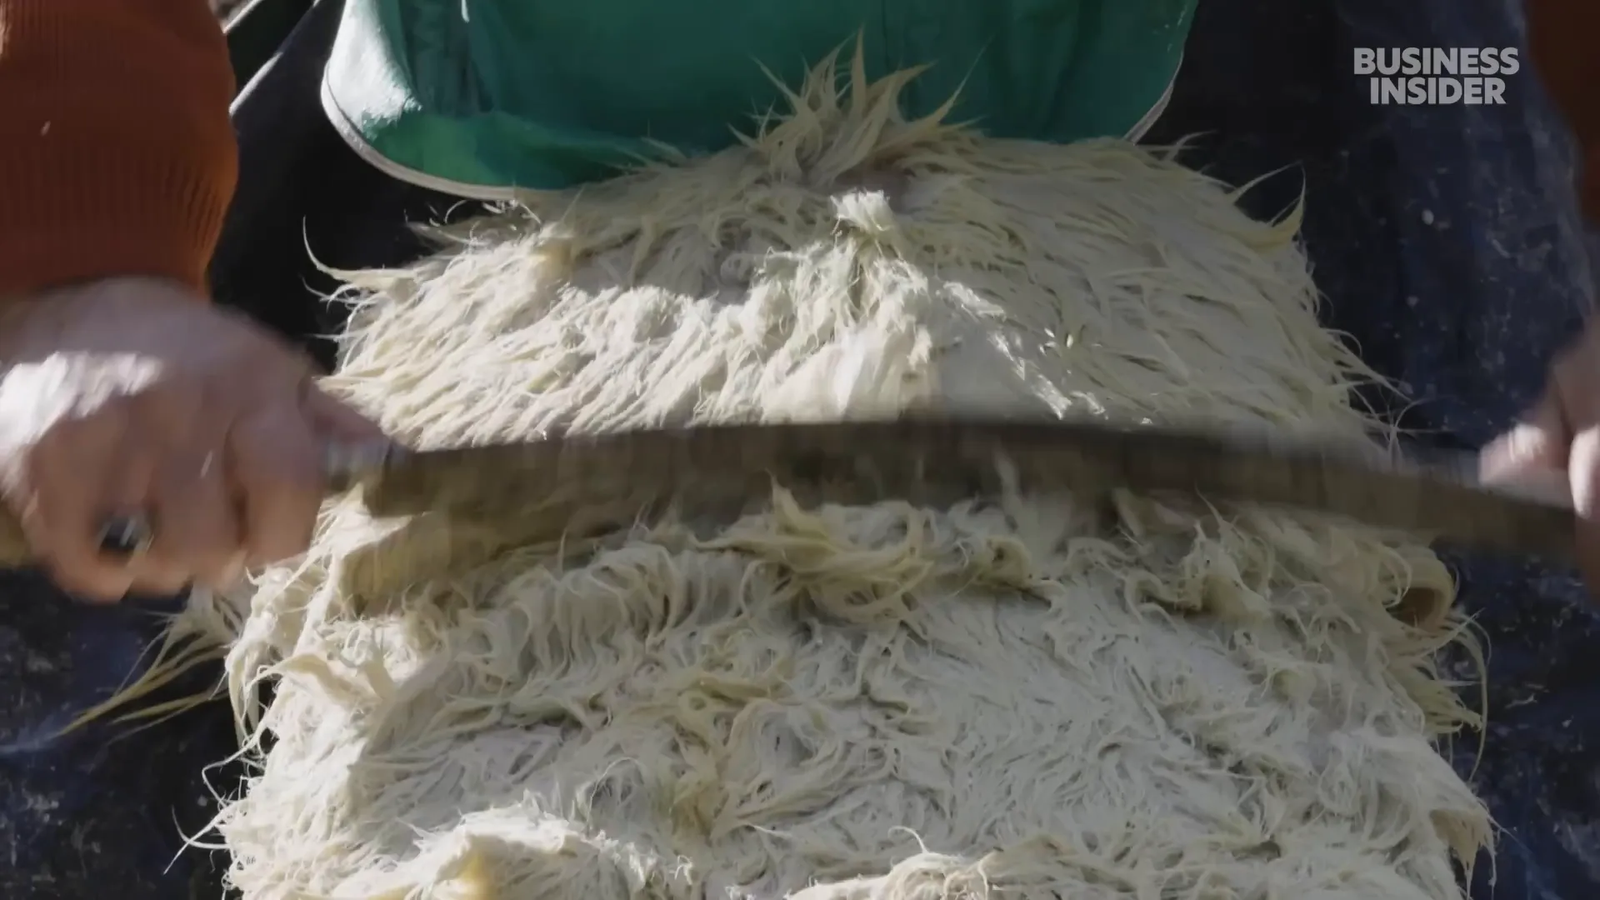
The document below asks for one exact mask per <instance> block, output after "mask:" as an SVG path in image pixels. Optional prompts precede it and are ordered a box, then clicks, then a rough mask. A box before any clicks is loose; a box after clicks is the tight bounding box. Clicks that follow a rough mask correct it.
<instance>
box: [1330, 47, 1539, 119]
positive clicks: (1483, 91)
mask: <svg viewBox="0 0 1600 900" xmlns="http://www.w3.org/2000/svg"><path fill="white" fill-rule="evenodd" d="M1521 69H1522V61H1521V60H1520V59H1518V58H1517V48H1515V47H1452V48H1449V49H1446V48H1443V47H1357V48H1356V67H1355V73H1356V74H1357V75H1365V76H1366V77H1367V96H1368V99H1369V100H1370V101H1371V102H1372V103H1374V104H1377V105H1387V104H1398V105H1402V106H1449V105H1452V104H1458V103H1459V104H1465V105H1468V106H1483V105H1496V106H1498V105H1503V104H1504V103H1505V102H1506V77H1507V76H1509V75H1515V74H1517V72H1518V71H1520V70H1521Z"/></svg>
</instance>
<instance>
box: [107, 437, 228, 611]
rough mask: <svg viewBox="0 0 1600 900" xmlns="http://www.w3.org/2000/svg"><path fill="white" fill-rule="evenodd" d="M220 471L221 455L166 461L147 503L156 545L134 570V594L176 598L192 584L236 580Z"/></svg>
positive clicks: (188, 455) (177, 456) (215, 584)
mask: <svg viewBox="0 0 1600 900" xmlns="http://www.w3.org/2000/svg"><path fill="white" fill-rule="evenodd" d="M220 444H221V442H220V440H219V441H218V442H217V444H216V446H218V447H219V448H220ZM224 466H225V461H224V460H223V459H221V454H220V452H189V453H179V454H173V455H171V456H169V457H168V458H167V460H166V462H165V463H164V464H163V466H162V467H161V469H160V470H159V472H158V477H157V480H156V484H155V490H154V492H153V496H152V499H151V506H152V507H153V509H154V520H155V522H157V523H158V528H157V529H156V533H155V542H154V543H153V544H152V545H151V547H150V552H149V553H148V554H146V555H145V557H144V558H142V559H140V560H139V561H138V562H137V564H136V565H135V566H134V587H135V588H136V589H139V590H144V591H152V592H159V593H177V592H178V591H180V590H182V589H183V588H184V587H185V586H187V585H188V584H189V583H191V582H198V583H200V584H204V585H207V586H209V587H226V586H227V585H228V584H230V583H231V582H232V581H233V580H234V579H235V578H237V577H238V573H237V572H236V570H237V569H238V568H239V566H240V556H241V554H242V546H241V542H240V528H239V522H238V515H237V512H236V509H235V505H234V498H233V490H232V488H231V486H230V485H229V483H228V480H227V479H226V477H225V472H224Z"/></svg>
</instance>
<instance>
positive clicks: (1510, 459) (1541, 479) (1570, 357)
mask: <svg viewBox="0 0 1600 900" xmlns="http://www.w3.org/2000/svg"><path fill="white" fill-rule="evenodd" d="M1480 465H1481V473H1482V477H1483V479H1484V480H1485V481H1487V482H1491V483H1499V484H1505V485H1508V486H1519V487H1522V488H1525V489H1528V490H1531V491H1534V492H1539V493H1547V494H1555V495H1558V496H1561V497H1571V499H1572V504H1573V507H1574V509H1575V510H1576V511H1577V513H1578V529H1577V534H1576V535H1575V536H1574V540H1575V541H1576V551H1577V560H1578V566H1579V569H1580V570H1581V571H1582V573H1583V577H1584V580H1585V581H1586V582H1588V584H1589V587H1590V590H1591V591H1597V592H1600V324H1596V322H1594V321H1591V323H1590V324H1589V326H1588V327H1587V328H1585V329H1584V332H1583V335H1582V336H1581V337H1580V338H1579V339H1578V341H1577V343H1575V344H1573V345H1572V346H1571V347H1570V348H1568V349H1567V350H1566V351H1565V352H1563V353H1562V354H1561V355H1560V356H1558V357H1557V358H1556V361H1555V363H1554V364H1552V365H1551V367H1550V374H1549V376H1548V380H1547V381H1546V384H1545V389H1544V395H1543V396H1542V397H1541V398H1540V399H1539V402H1538V403H1536V404H1535V405H1534V407H1533V409H1531V410H1529V411H1528V413H1527V414H1526V415H1524V416H1523V419H1522V421H1521V422H1519V423H1518V424H1517V425H1516V426H1515V427H1513V428H1512V429H1511V430H1510V431H1508V432H1506V433H1505V434H1503V435H1501V436H1500V437H1499V438H1497V439H1495V440H1494V441H1493V442H1492V443H1490V444H1489V445H1488V446H1487V447H1485V448H1484V450H1483V454H1482V456H1481V463H1480Z"/></svg>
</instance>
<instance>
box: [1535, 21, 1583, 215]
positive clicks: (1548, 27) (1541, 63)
mask: <svg viewBox="0 0 1600 900" xmlns="http://www.w3.org/2000/svg"><path fill="white" fill-rule="evenodd" d="M1526 10H1527V15H1528V52H1529V54H1530V55H1531V56H1532V57H1533V60H1532V61H1533V67H1534V68H1535V69H1537V70H1538V72H1539V77H1540V80H1541V81H1543V82H1544V85H1545V90H1547V91H1548V92H1549V94H1550V98H1551V99H1552V100H1554V101H1555V103H1556V105H1557V106H1559V107H1560V108H1561V112H1562V113H1563V114H1564V115H1565V116H1566V119H1567V124H1568V125H1569V126H1571V128H1572V132H1573V134H1574V135H1575V136H1576V137H1577V139H1578V145H1579V147H1580V154H1581V157H1580V160H1579V166H1580V173H1579V182H1578V193H1579V198H1580V200H1581V202H1582V204H1583V212H1584V215H1586V216H1588V218H1589V220H1590V221H1591V222H1595V223H1597V224H1600V2H1596V0H1527V5H1526Z"/></svg>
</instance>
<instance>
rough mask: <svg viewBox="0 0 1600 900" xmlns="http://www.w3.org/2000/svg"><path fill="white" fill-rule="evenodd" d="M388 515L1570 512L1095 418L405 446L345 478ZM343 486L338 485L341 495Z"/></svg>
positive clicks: (1441, 534)
mask: <svg viewBox="0 0 1600 900" xmlns="http://www.w3.org/2000/svg"><path fill="white" fill-rule="evenodd" d="M343 474H344V475H345V476H347V479H346V480H347V482H360V483H361V484H362V485H364V488H365V493H364V499H365V502H366V504H367V506H368V508H369V509H370V510H371V511H372V513H373V514H375V515H378V516H396V515H410V514H416V513H423V512H429V511H439V512H444V513H448V514H451V515H458V516H467V517H489V518H494V517H501V516H507V515H512V516H514V515H518V514H519V513H522V512H526V511H530V510H537V511H538V512H539V514H540V515H541V516H549V515H551V514H552V513H553V512H556V511H559V510H562V509H567V510H572V511H578V510H581V509H583V508H585V507H590V508H602V507H608V506H610V507H617V506H618V504H632V506H631V507H630V508H639V507H647V506H649V505H650V504H651V503H652V502H655V501H659V500H662V499H664V498H667V497H674V496H675V497H677V498H678V500H677V501H676V502H678V503H679V504H680V505H687V506H689V507H692V509H690V510H688V511H689V512H692V513H703V512H709V511H712V510H725V511H737V510H738V509H739V508H741V507H742V506H744V505H746V504H748V503H751V502H759V501H761V500H764V499H767V498H769V497H770V496H771V491H772V486H773V483H774V482H777V483H779V484H782V485H783V486H784V487H786V488H788V489H790V490H791V491H794V492H795V493H796V495H797V496H799V497H801V498H802V499H805V500H808V501H813V502H816V501H820V502H836V503H870V502H875V501H879V500H885V499H899V500H905V501H908V502H911V503H913V504H919V505H924V504H927V505H937V504H945V503H951V502H955V501H957V500H961V499H966V498H970V497H974V496H983V495H993V494H995V493H996V492H998V491H1000V490H1002V489H1003V488H1004V487H1006V486H1007V485H1008V484H1009V485H1010V486H1013V487H1016V488H1020V489H1022V490H1025V491H1032V492H1051V491H1074V492H1079V493H1085V492H1088V493H1100V492H1107V491H1110V490H1113V489H1118V488H1125V489H1131V490H1135V491H1145V492H1171V491H1179V492H1196V493H1199V494H1201V495H1203V496H1206V497H1207V498H1209V499H1211V500H1213V501H1236V502H1247V503H1258V504H1268V505H1282V506H1289V507H1298V508H1302V509H1309V510H1317V511H1322V512H1327V513H1333V514H1338V515H1342V516H1347V517H1350V518H1353V519H1355V520H1358V521H1360V522H1363V523H1366V524H1369V525H1372V526H1376V527H1379V528H1384V529H1392V530H1396V531H1405V532H1414V533H1416V534H1417V535H1419V536H1421V537H1428V538H1437V539H1440V540H1444V541H1447V542H1452V543H1457V544H1462V545H1467V546H1472V547H1477V548H1482V549H1490V550H1498V551H1506V552H1512V553H1520V554H1528V555H1534V556H1544V557H1550V558H1553V559H1558V560H1564V559H1568V558H1570V557H1571V554H1572V535H1573V527H1574V514H1573V511H1572V509H1571V507H1570V504H1564V503H1562V502H1560V501H1559V500H1555V499H1539V498H1533V497H1529V496H1524V495H1518V494H1513V493H1509V492H1506V491H1502V490H1496V489H1492V488H1489V487H1487V486H1485V485H1483V484H1481V483H1480V482H1479V478H1478V474H1477V460H1476V456H1474V455H1463V456H1461V457H1458V458H1451V459H1448V460H1444V461H1436V462H1434V463H1432V464H1423V463H1420V462H1417V461H1415V460H1411V459H1405V458H1402V457H1400V456H1398V455H1396V454H1392V453H1386V452H1382V451H1378V450H1375V449H1373V448H1372V447H1371V446H1370V445H1366V444H1362V445H1361V446H1359V447H1357V446H1352V445H1349V444H1348V443H1344V444H1340V445H1330V444H1328V443H1324V442H1317V441H1315V440H1306V439H1300V440H1295V439H1291V438H1284V437H1264V436H1261V435H1252V434H1245V433H1219V432H1209V431H1205V430H1184V429H1169V428H1156V427H1132V428H1129V427H1112V426H1108V425H1105V424H1102V423H1098V422H1082V421H1080V422H1017V421H999V420H997V421H974V420H934V419H901V420H894V421H884V422H848V423H827V424H790V425H729V426H716V427H705V428H693V429H679V430H660V431H639V432H627V433H617V434H609V435H600V436H586V437H572V438H560V439H551V440H543V441H537V442H532V443H526V444H508V445H498V446H483V447H466V448H459V449H450V450H433V451H423V452H406V451H399V452H396V453H393V454H389V455H387V456H386V457H384V458H383V459H381V460H377V461H373V462H371V463H368V464H365V465H358V466H356V467H355V470H354V471H346V472H345V473H343ZM341 486H343V485H341Z"/></svg>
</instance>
